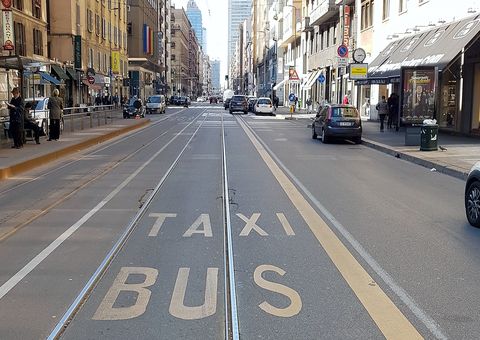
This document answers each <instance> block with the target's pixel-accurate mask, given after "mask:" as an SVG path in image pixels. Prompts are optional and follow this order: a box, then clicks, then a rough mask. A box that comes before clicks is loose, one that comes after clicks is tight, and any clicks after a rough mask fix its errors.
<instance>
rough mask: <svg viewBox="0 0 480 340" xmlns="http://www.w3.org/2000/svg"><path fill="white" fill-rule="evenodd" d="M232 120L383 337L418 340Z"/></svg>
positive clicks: (266, 155)
mask: <svg viewBox="0 0 480 340" xmlns="http://www.w3.org/2000/svg"><path fill="white" fill-rule="evenodd" d="M236 119H237V121H238V122H239V124H240V126H241V127H242V129H243V130H244V131H245V134H246V135H247V136H248V138H249V139H250V141H251V142H252V144H253V145H254V147H255V149H256V150H257V152H258V153H259V154H260V157H261V158H262V159H263V161H264V162H265V164H266V165H267V166H268V168H269V169H270V171H271V172H272V174H273V176H274V177H275V178H276V180H277V181H278V183H279V184H280V186H281V187H282V189H283V190H284V191H285V193H286V194H287V196H288V197H289V199H290V201H291V202H292V203H293V205H294V206H295V208H296V209H297V210H298V212H299V213H300V215H301V216H302V218H303V219H304V221H305V222H306V223H307V225H308V226H309V228H310V230H311V231H312V233H313V234H314V235H315V237H316V238H317V240H318V241H319V242H320V244H321V245H322V247H323V248H324V250H325V251H326V253H327V254H328V256H329V257H330V259H331V260H332V262H333V263H334V264H335V266H336V267H337V269H338V271H339V272H340V274H342V276H343V278H344V279H345V281H346V282H347V283H348V285H349V286H350V288H351V289H352V290H353V292H354V293H355V295H356V296H357V298H358V299H359V300H360V302H361V303H362V305H363V306H364V307H365V309H366V310H367V312H368V313H369V314H370V316H371V318H372V319H373V321H374V322H375V323H376V324H377V326H378V328H379V329H380V331H381V332H382V333H383V335H384V336H385V337H386V338H387V339H422V336H421V335H420V334H419V333H418V331H417V330H416V329H415V327H414V326H413V325H412V324H411V323H410V321H408V319H407V318H406V317H405V316H404V315H403V313H402V312H401V311H400V310H399V309H398V307H397V306H396V305H395V304H394V303H393V302H392V301H391V300H390V299H389V297H388V296H387V295H386V294H385V292H383V290H382V289H381V288H380V287H379V286H378V285H377V284H375V281H374V280H373V279H372V277H371V276H370V275H369V274H368V273H367V271H366V270H365V269H364V268H363V267H362V266H361V265H360V263H358V261H357V260H356V259H355V257H354V256H353V255H352V254H351V253H350V251H349V250H348V249H347V247H345V245H344V244H343V243H342V242H341V241H340V239H339V238H338V237H337V236H336V235H335V233H334V232H333V231H332V230H331V229H330V227H329V226H328V225H327V223H326V222H325V221H324V220H323V219H322V218H321V217H320V215H319V214H318V213H317V212H316V211H315V209H314V208H313V207H312V206H311V205H310V203H308V201H307V200H306V199H305V198H304V197H303V195H302V194H301V193H300V191H299V190H298V189H297V188H296V187H295V185H294V184H293V183H292V182H291V181H290V179H289V178H288V177H287V176H286V175H285V173H284V172H283V171H282V170H281V169H280V168H279V166H278V165H277V164H276V163H275V161H274V160H273V159H272V157H271V156H270V154H269V153H268V152H267V151H266V150H265V148H264V147H263V146H262V145H261V144H260V142H259V141H258V139H257V138H256V137H255V136H254V135H253V134H252V132H251V131H250V129H249V128H248V127H247V126H246V125H245V123H244V122H243V121H242V120H241V119H239V118H236Z"/></svg>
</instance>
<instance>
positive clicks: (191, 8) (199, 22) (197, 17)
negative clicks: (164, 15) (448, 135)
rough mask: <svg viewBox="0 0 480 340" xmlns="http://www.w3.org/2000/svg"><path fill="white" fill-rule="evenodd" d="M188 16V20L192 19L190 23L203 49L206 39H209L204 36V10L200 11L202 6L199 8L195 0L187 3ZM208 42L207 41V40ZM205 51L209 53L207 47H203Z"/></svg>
mask: <svg viewBox="0 0 480 340" xmlns="http://www.w3.org/2000/svg"><path fill="white" fill-rule="evenodd" d="M186 13H187V17H188V20H190V23H191V24H192V27H193V30H194V31H195V35H196V37H197V40H198V42H199V44H200V46H201V47H202V49H203V46H204V40H206V39H207V36H206V34H205V36H204V34H203V33H204V27H203V19H202V11H200V8H198V6H197V3H196V2H195V0H189V1H188V4H187V12H186ZM205 44H206V42H205ZM203 52H204V53H207V50H206V49H203Z"/></svg>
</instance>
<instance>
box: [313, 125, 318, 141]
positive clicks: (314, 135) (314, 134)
mask: <svg viewBox="0 0 480 340" xmlns="http://www.w3.org/2000/svg"><path fill="white" fill-rule="evenodd" d="M317 137H318V136H317V133H316V132H315V127H314V126H313V124H312V139H317Z"/></svg>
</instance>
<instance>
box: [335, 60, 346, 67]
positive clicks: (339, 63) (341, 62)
mask: <svg viewBox="0 0 480 340" xmlns="http://www.w3.org/2000/svg"><path fill="white" fill-rule="evenodd" d="M337 63H338V67H347V66H348V58H337Z"/></svg>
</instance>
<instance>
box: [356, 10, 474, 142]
mask: <svg viewBox="0 0 480 340" xmlns="http://www.w3.org/2000/svg"><path fill="white" fill-rule="evenodd" d="M473 5H474V2H473V1H458V2H456V3H455V5H454V6H445V3H444V2H443V1H441V0H430V1H408V2H407V1H405V0H384V1H378V2H377V1H375V2H373V1H371V0H370V1H367V0H363V1H360V0H357V1H356V7H357V8H359V9H360V13H359V18H360V20H359V22H358V23H357V30H358V32H359V35H358V47H362V48H363V49H364V50H365V52H366V59H365V61H366V62H368V63H369V70H368V78H367V79H366V80H363V81H357V85H359V84H361V86H359V88H360V90H359V96H358V97H359V99H358V101H357V103H356V104H357V105H358V106H359V107H360V108H361V110H362V113H364V114H365V113H366V112H367V110H366V107H367V106H368V103H370V106H369V107H370V110H369V112H370V114H371V115H370V118H371V119H375V118H376V116H377V115H376V110H375V104H376V103H377V102H378V100H379V98H380V97H381V96H387V97H388V96H390V95H391V94H392V93H395V94H397V95H398V96H399V110H398V117H397V119H396V121H398V122H399V123H400V124H403V125H407V126H408V125H409V124H412V123H421V122H422V121H423V120H424V119H426V118H435V119H436V120H437V121H438V124H439V126H440V128H441V129H444V130H449V131H454V132H460V133H463V134H474V135H480V99H479V98H478V95H476V94H477V93H479V92H480V62H479V59H478V55H480V41H479V40H478V36H479V33H480V17H479V16H478V14H477V13H475V9H474V8H472V7H474V6H473Z"/></svg>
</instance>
